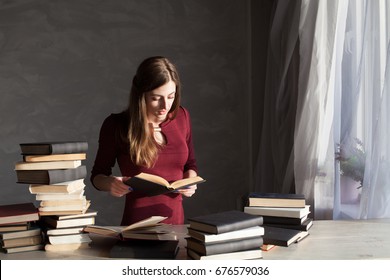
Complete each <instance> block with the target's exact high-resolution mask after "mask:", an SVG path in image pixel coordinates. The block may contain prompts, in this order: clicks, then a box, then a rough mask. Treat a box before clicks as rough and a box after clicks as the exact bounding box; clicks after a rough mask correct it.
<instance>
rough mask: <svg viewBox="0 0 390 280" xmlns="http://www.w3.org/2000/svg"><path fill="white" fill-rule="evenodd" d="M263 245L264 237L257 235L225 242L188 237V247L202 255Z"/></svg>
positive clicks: (258, 247)
mask: <svg viewBox="0 0 390 280" xmlns="http://www.w3.org/2000/svg"><path fill="white" fill-rule="evenodd" d="M261 245H263V237H262V236H256V237H252V238H243V239H236V240H230V241H225V242H210V243H204V242H200V241H199V240H197V239H195V238H193V237H189V238H187V248H188V249H190V250H193V251H195V252H197V253H198V254H200V255H206V256H208V255H216V254H224V253H232V252H237V251H244V250H250V249H259V250H260V247H261Z"/></svg>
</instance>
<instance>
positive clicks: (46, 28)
mask: <svg viewBox="0 0 390 280" xmlns="http://www.w3.org/2000/svg"><path fill="white" fill-rule="evenodd" d="M248 3H249V2H248V1H239V0H231V1H225V0H213V1H209V0H170V1H162V0H160V1H157V0H155V1H152V0H133V1H129V0H111V1H95V0H89V1H88V0H77V1H76V0H70V1H60V0H51V1H49V0H47V1H37V0H30V1H28V0H17V1H0V96H1V97H0V98H1V102H0V131H1V132H0V133H1V136H0V141H1V145H0V158H1V161H0V191H1V196H0V204H5V203H17V202H24V201H35V200H34V199H35V197H34V196H33V195H31V194H30V193H29V191H28V186H27V185H23V184H17V183H15V182H16V175H15V172H14V170H13V168H14V163H15V162H16V161H18V160H20V159H21V156H20V149H19V143H21V142H32V141H55V140H87V141H88V142H89V147H90V149H89V152H88V160H87V161H86V162H85V163H86V165H87V168H88V171H90V169H91V168H92V164H93V160H94V156H95V153H96V148H97V138H98V133H99V129H100V125H101V123H102V121H103V119H104V118H105V117H106V116H107V115H108V114H110V113H111V112H119V111H121V110H122V109H123V108H124V107H125V106H126V105H127V100H128V92H129V88H130V83H131V79H132V76H133V74H134V71H135V68H136V67H137V65H138V63H139V62H140V61H141V60H142V59H143V58H145V57H147V56H151V55H165V56H168V57H169V58H171V60H173V61H174V62H175V63H176V64H177V66H178V68H179V70H180V72H181V78H182V82H183V105H184V106H185V107H187V108H188V109H189V110H190V112H191V115H192V121H193V129H194V141H195V148H196V153H197V159H198V163H199V168H200V175H201V176H203V177H205V178H206V179H207V183H205V184H202V185H200V186H199V191H198V192H197V195H195V196H194V197H192V198H191V199H185V202H184V204H185V210H186V214H187V217H189V216H192V215H198V214H203V213H206V212H214V211H219V210H223V209H232V208H236V207H237V206H238V205H239V202H240V197H241V196H242V195H243V194H245V193H246V192H247V190H248V189H249V187H250V186H249V177H250V176H251V172H250V166H249V165H250V163H249V162H250V159H249V158H250V155H249V148H248V143H249V140H248V139H249V138H248V137H249V136H248V134H249V133H248V132H249V125H250V124H249V119H248V118H249V113H248V109H249V104H248V102H249V94H250V92H249V91H250V86H249V82H250V79H249V74H250V73H249V69H250V40H249V39H250V38H249V34H250V32H249V20H248V18H249V14H250V12H249V9H250V8H249V4H248ZM115 172H116V173H117V172H118V171H117V170H116V171H115ZM117 174H119V173H117ZM86 183H87V198H89V199H91V201H92V206H91V208H94V209H97V210H98V211H99V215H98V223H102V224H104V223H107V224H113V223H119V221H120V218H121V214H122V213H121V211H122V207H123V200H122V199H118V198H113V197H110V196H109V195H108V194H107V193H103V192H98V191H96V190H95V189H93V187H92V186H91V184H90V182H89V179H87V180H86Z"/></svg>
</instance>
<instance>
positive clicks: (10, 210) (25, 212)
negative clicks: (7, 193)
mask: <svg viewBox="0 0 390 280" xmlns="http://www.w3.org/2000/svg"><path fill="white" fill-rule="evenodd" d="M38 220H39V214H38V209H37V208H36V207H35V205H34V204H33V203H31V202H30V203H19V204H9V205H0V224H12V223H19V222H31V221H38Z"/></svg>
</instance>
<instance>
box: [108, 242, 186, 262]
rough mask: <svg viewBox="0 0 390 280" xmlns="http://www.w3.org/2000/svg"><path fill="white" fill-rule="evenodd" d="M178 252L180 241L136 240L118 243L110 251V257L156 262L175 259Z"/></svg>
mask: <svg viewBox="0 0 390 280" xmlns="http://www.w3.org/2000/svg"><path fill="white" fill-rule="evenodd" d="M178 250H179V241H178V240H135V239H134V240H126V241H118V242H116V243H115V244H114V246H113V247H112V248H111V250H110V257H111V258H126V259H154V260H163V259H175V258H176V255H177V252H178Z"/></svg>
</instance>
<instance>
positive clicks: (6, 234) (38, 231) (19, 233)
mask: <svg viewBox="0 0 390 280" xmlns="http://www.w3.org/2000/svg"><path fill="white" fill-rule="evenodd" d="M41 233H42V230H41V228H39V227H34V228H31V229H28V230H20V231H13V232H4V233H0V239H1V240H7V239H14V238H21V237H29V236H36V235H40V234H41Z"/></svg>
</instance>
